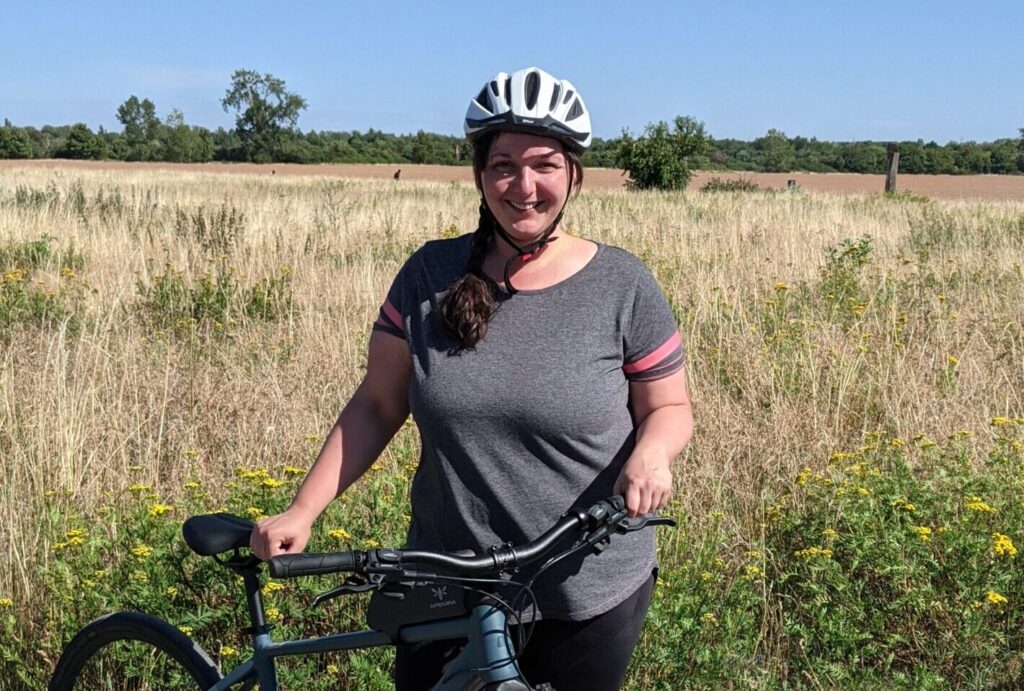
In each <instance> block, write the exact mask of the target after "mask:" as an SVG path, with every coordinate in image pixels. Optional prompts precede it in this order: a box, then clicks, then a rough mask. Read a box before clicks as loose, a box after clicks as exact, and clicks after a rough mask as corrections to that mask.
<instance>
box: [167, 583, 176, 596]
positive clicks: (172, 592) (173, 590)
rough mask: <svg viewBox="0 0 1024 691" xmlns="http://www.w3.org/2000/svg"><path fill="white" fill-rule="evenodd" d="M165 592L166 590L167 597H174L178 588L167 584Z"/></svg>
mask: <svg viewBox="0 0 1024 691" xmlns="http://www.w3.org/2000/svg"><path fill="white" fill-rule="evenodd" d="M166 592H167V597H174V596H175V595H177V594H178V589H177V588H175V587H174V586H173V585H169V586H167V591H166Z"/></svg>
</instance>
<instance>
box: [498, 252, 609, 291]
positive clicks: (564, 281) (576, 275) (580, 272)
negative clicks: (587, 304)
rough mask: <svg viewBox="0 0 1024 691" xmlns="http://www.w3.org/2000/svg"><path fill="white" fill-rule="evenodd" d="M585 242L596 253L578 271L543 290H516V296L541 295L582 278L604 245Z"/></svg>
mask: <svg viewBox="0 0 1024 691" xmlns="http://www.w3.org/2000/svg"><path fill="white" fill-rule="evenodd" d="M587 242H593V243H594V244H595V245H597V251H596V252H594V256H593V257H591V258H590V259H588V260H587V263H586V264H584V265H583V266H581V267H580V268H579V270H578V271H576V272H575V273H571V274H569V275H568V276H566V277H565V278H563V279H562V280H561V281H558V282H557V283H552V284H551V285H549V286H545V287H543V288H534V289H532V290H527V289H524V288H516V295H540V294H542V293H547V292H550V291H552V290H555V289H557V288H562V287H564V286H566V285H568V284H569V283H572V282H573V281H575V280H577V279H578V278H580V277H582V276H583V275H584V274H586V273H588V272H589V271H591V269H592V267H593V266H594V265H595V264H596V263H597V258H598V257H600V256H601V255H602V254H604V249H605V247H606V245H605V244H604V243H602V242H597V241H596V240H588V241H587ZM495 285H497V286H498V288H499V289H501V290H504V288H503V287H502V286H501V284H500V283H496V282H495ZM512 285H515V278H514V277H513V279H512Z"/></svg>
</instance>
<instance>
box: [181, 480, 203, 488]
mask: <svg viewBox="0 0 1024 691" xmlns="http://www.w3.org/2000/svg"><path fill="white" fill-rule="evenodd" d="M200 487H202V485H200V484H199V483H198V482H196V481H195V480H189V481H188V482H186V483H185V489H199V488H200Z"/></svg>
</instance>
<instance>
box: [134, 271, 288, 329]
mask: <svg viewBox="0 0 1024 691" xmlns="http://www.w3.org/2000/svg"><path fill="white" fill-rule="evenodd" d="M136 290H137V293H138V296H139V300H138V308H139V310H140V312H141V314H142V316H143V319H144V320H145V321H146V323H147V324H149V326H150V327H151V328H153V329H157V330H160V331H163V330H164V329H167V328H170V329H171V330H172V331H173V332H175V333H177V334H178V335H183V334H186V333H195V332H196V331H197V330H199V331H202V332H203V333H206V334H214V335H216V334H224V333H226V330H228V329H229V327H231V326H233V325H234V324H236V323H237V322H238V321H239V320H241V319H251V320H256V321H264V322H267V321H275V320H277V319H279V318H281V317H282V316H284V315H285V314H287V313H288V312H289V311H290V310H291V309H292V284H291V271H290V270H289V269H288V267H284V268H283V269H281V272H280V273H279V274H278V275H276V276H271V277H268V278H265V279H261V280H257V281H256V282H254V283H253V284H251V285H245V284H244V283H242V282H241V281H240V280H239V278H238V277H237V276H235V274H234V271H233V270H232V269H231V267H229V266H226V265H224V264H219V265H218V267H217V269H216V271H215V272H214V273H206V274H204V275H203V276H202V277H200V278H199V279H197V280H193V279H190V278H189V277H188V276H186V274H185V273H184V272H182V271H174V270H172V269H170V268H169V267H168V268H167V269H166V271H165V272H164V273H162V274H156V275H154V276H153V277H152V278H151V279H150V280H148V281H147V280H142V279H140V280H139V281H138V282H137V283H136Z"/></svg>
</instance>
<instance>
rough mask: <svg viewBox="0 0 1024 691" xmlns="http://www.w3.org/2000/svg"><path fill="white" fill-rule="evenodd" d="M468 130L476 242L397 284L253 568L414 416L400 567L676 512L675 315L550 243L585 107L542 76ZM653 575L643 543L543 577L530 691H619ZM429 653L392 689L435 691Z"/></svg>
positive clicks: (456, 244)
mask: <svg viewBox="0 0 1024 691" xmlns="http://www.w3.org/2000/svg"><path fill="white" fill-rule="evenodd" d="M465 130H466V134H467V137H468V138H469V139H470V140H471V141H472V142H473V144H474V165H473V172H474V177H475V180H476V185H477V188H478V189H479V190H480V192H481V195H482V199H481V204H480V223H479V227H478V228H477V230H476V232H474V233H472V234H470V235H465V236H463V237H460V238H455V239H451V240H437V241H432V242H428V243H427V244H426V245H424V246H423V247H422V248H420V249H419V250H417V251H416V252H415V253H414V254H413V255H412V257H410V259H409V260H408V261H407V262H406V264H405V265H404V266H403V267H402V269H401V270H400V271H399V273H398V276H397V277H396V279H395V281H394V283H393V285H392V287H391V289H390V290H389V292H388V296H387V299H386V301H385V302H384V305H383V306H382V307H381V310H380V317H379V319H378V320H377V322H376V323H375V324H374V332H373V334H372V337H371V340H370V353H369V362H368V367H367V373H366V377H365V379H364V380H363V382H362V384H361V385H360V386H359V388H358V389H357V391H356V393H355V394H354V396H353V398H352V400H351V401H350V402H349V403H348V405H346V406H345V409H344V410H343V411H342V413H341V416H340V417H339V419H338V421H337V423H336V424H335V426H334V428H333V429H332V430H331V432H330V434H329V435H328V437H327V440H326V441H325V443H324V446H323V449H322V450H321V452H320V455H319V457H318V458H317V461H316V463H315V464H314V466H313V468H312V469H311V470H310V472H309V475H308V476H307V478H306V479H305V481H304V482H303V484H302V487H301V488H300V489H299V492H298V494H297V495H296V497H295V499H294V500H293V502H292V504H291V505H290V507H289V508H288V509H287V510H286V511H285V512H284V513H282V514H279V515H277V516H273V517H271V518H268V519H266V520H264V521H261V522H260V524H259V526H258V528H257V530H256V531H255V532H254V533H253V538H252V546H253V549H254V550H255V552H256V554H257V555H258V556H260V557H261V558H264V559H266V558H269V557H271V556H274V555H277V554H285V553H290V552H297V551H301V550H302V549H303V548H304V547H305V545H306V542H307V540H308V539H309V534H310V527H311V525H312V523H313V521H314V520H315V519H316V517H317V516H318V515H319V514H320V512H321V511H323V509H324V508H325V507H326V506H327V505H328V504H329V503H330V502H331V500H333V499H334V498H335V497H336V496H337V495H339V494H340V493H341V492H343V491H344V490H345V489H346V488H348V486H349V485H351V484H352V483H353V482H355V480H356V479H357V478H358V477H359V476H360V475H362V474H363V473H364V472H365V471H366V469H367V468H368V467H369V466H370V465H371V464H372V463H373V462H374V460H375V459H376V458H377V456H378V455H379V454H380V453H381V451H382V450H383V449H384V447H385V445H386V444H387V443H388V441H389V440H390V439H391V437H392V436H393V435H394V434H395V432H396V431H397V430H398V429H399V427H400V426H401V425H402V423H403V422H404V420H405V419H406V417H407V416H408V415H409V413H410V412H411V413H412V415H413V418H414V420H415V421H416V424H417V426H418V428H419V432H420V436H421V439H422V454H421V458H420V464H419V467H418V469H417V472H416V476H415V478H414V480H413V483H412V489H411V500H412V523H411V526H410V529H409V536H408V544H409V546H410V547H421V548H429V549H441V550H448V551H455V550H460V549H467V548H468V549H472V550H475V551H477V552H483V551H485V550H486V549H487V548H488V547H489V546H490V545H493V544H499V543H500V542H502V541H505V540H512V541H515V542H523V541H526V540H529V539H532V538H534V537H536V536H537V535H539V534H540V533H541V532H542V531H543V530H544V529H546V528H547V527H549V526H550V524H551V523H552V522H553V521H554V520H555V519H556V518H557V517H558V516H559V515H561V513H562V512H564V511H565V510H566V509H568V508H569V507H570V506H573V505H585V504H588V503H590V502H593V501H596V500H598V499H601V498H603V497H606V496H608V495H611V494H613V493H621V494H623V495H624V496H625V498H626V504H627V508H628V510H629V512H630V514H631V515H634V516H635V515H640V514H644V513H648V512H650V511H655V510H657V509H659V508H661V507H662V506H664V504H665V503H666V501H667V500H668V498H669V495H670V493H671V491H672V472H671V462H672V460H673V458H675V456H676V455H677V454H678V453H679V452H680V451H681V450H682V448H683V446H684V445H685V444H686V442H687V441H688V440H689V437H690V434H691V431H692V427H693V421H692V415H691V411H690V403H689V398H688V396H687V393H686V383H685V375H684V372H683V352H682V347H681V345H680V339H679V333H678V330H677V327H676V324H675V321H674V319H673V317H672V312H671V310H670V309H669V306H668V304H667V302H666V301H665V298H664V296H663V295H662V293H661V291H660V290H659V288H658V286H657V285H656V283H655V281H654V279H653V278H652V276H651V275H650V272H649V271H648V270H647V269H646V267H644V266H643V264H642V263H641V262H640V261H639V260H637V259H636V258H635V257H633V256H632V255H630V254H629V253H627V252H625V251H623V250H620V249H617V248H614V247H609V246H604V245H599V244H597V243H594V242H591V241H589V240H585V239H582V238H579V237H575V236H572V235H570V234H568V233H566V232H565V230H564V229H563V228H561V226H560V223H559V222H560V221H561V218H562V214H563V212H564V210H565V206H566V203H567V201H568V199H569V197H570V196H571V194H572V193H574V192H578V190H579V187H580V184H581V183H582V180H583V167H582V165H581V164H580V158H579V156H580V154H581V153H582V152H583V150H584V148H585V147H586V146H588V145H589V144H590V140H591V133H590V117H589V114H588V112H587V110H586V107H585V105H584V103H583V100H582V99H581V97H580V95H579V93H578V92H577V91H576V89H575V88H574V87H573V85H572V84H571V83H570V82H568V81H564V80H558V79H555V78H554V77H552V76H551V75H549V74H547V73H546V72H544V71H542V70H539V69H537V68H528V69H525V70H519V71H517V72H513V73H511V74H505V73H499V74H498V75H496V76H495V77H494V79H492V80H490V81H489V82H488V83H487V84H485V85H484V88H483V89H481V91H480V93H479V94H478V95H477V96H476V97H475V98H474V99H473V100H472V101H471V102H470V106H469V110H468V112H467V115H466V121H465ZM655 568H656V567H655V558H654V531H652V530H646V531H639V532H636V533H630V534H628V535H625V536H621V537H617V538H616V539H615V540H614V541H613V542H612V544H611V546H610V547H609V548H608V549H607V550H606V551H605V552H604V553H602V554H601V555H600V556H599V557H596V558H589V559H586V560H585V561H584V560H583V558H582V557H579V558H577V559H575V560H573V559H566V560H564V561H563V562H561V563H559V564H558V565H556V566H555V567H554V568H552V569H551V570H550V571H549V572H546V573H545V574H544V575H542V576H541V577H540V578H539V579H538V581H537V583H536V584H535V588H534V589H535V592H536V594H537V597H538V601H539V602H538V612H536V613H534V615H535V617H536V618H537V619H538V620H539V622H538V624H537V626H536V629H535V632H534V635H533V638H532V639H531V643H530V645H529V646H528V647H527V649H526V651H525V653H524V655H523V657H522V658H521V666H522V668H523V671H524V674H525V675H526V676H527V678H530V679H536V680H541V681H548V682H550V683H551V684H553V686H554V687H555V688H556V689H560V690H562V691H564V690H566V689H588V690H593V689H605V688H607V689H615V688H618V687H619V685H620V684H621V683H622V679H623V677H624V676H625V672H626V666H627V664H628V662H629V657H630V655H631V653H632V650H633V648H634V647H635V645H636V642H637V639H638V637H639V634H640V629H641V627H642V624H643V619H644V615H645V614H646V611H647V606H648V604H649V601H650V597H651V590H652V588H653V584H654V580H655ZM440 652H441V651H439V650H437V649H427V650H415V649H401V650H399V653H398V660H397V663H396V668H397V669H396V682H397V685H398V688H400V689H411V688H429V687H430V686H431V685H432V683H434V681H436V680H437V678H438V677H439V676H440V667H439V664H440V663H439V660H440V659H441V654H440Z"/></svg>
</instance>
